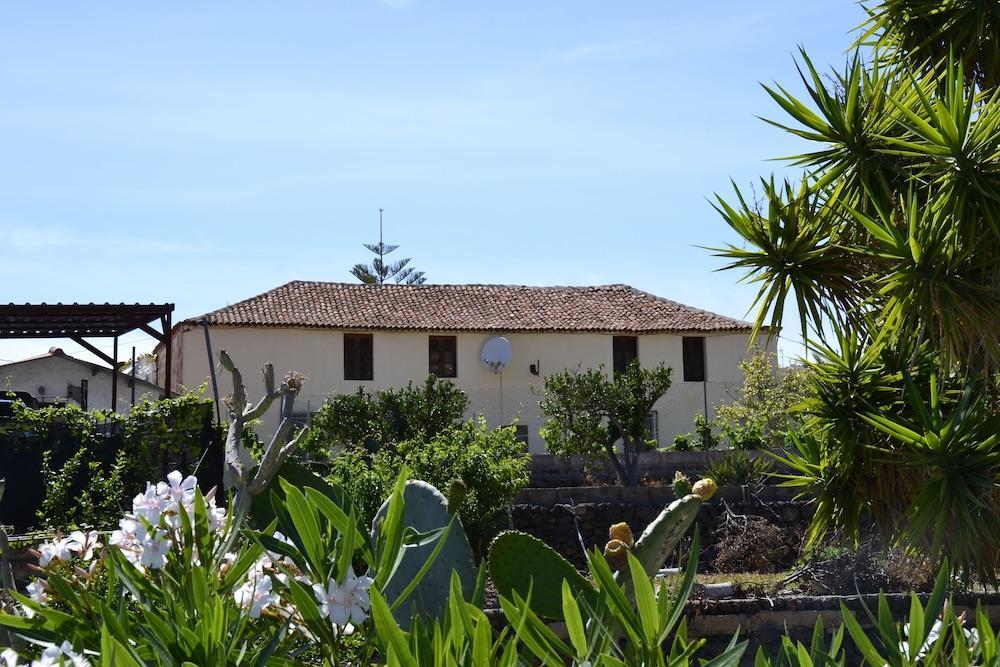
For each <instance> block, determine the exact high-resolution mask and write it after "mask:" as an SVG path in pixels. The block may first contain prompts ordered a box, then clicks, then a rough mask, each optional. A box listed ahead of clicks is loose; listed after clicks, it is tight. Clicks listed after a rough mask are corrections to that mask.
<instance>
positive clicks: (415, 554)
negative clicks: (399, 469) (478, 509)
mask: <svg viewBox="0 0 1000 667" xmlns="http://www.w3.org/2000/svg"><path fill="white" fill-rule="evenodd" d="M388 509H389V501H388V500H386V501H385V502H384V503H382V507H380V508H379V511H378V513H376V514H375V519H374V520H373V521H372V542H374V543H378V533H379V527H380V525H381V523H382V520H383V519H384V518H385V516H386V513H387V512H388ZM454 519H455V524H454V525H453V526H452V527H451V531H450V532H449V533H448V537H447V539H446V541H445V544H444V547H443V548H442V550H441V552H440V553H439V554H438V557H437V559H435V561H434V563H433V564H432V565H431V567H430V569H429V570H428V571H427V573H426V574H425V575H424V578H423V579H421V580H420V583H419V584H418V585H417V588H416V590H414V591H413V593H411V594H410V596H409V597H408V598H406V600H405V601H404V602H403V603H402V604H401V605H400V606H399V608H398V609H396V610H395V611H394V612H393V615H394V616H395V617H396V621H397V622H398V623H399V625H400V627H402V628H403V629H404V630H409V628H410V623H411V621H412V619H413V615H414V613H417V614H420V615H421V616H422V617H425V618H426V617H430V618H438V617H440V616H441V615H443V614H444V612H445V611H446V610H447V608H448V594H449V585H450V582H451V573H452V570H454V571H455V572H457V573H458V578H459V580H460V581H461V582H462V591H463V593H464V594H465V596H466V598H467V599H468V598H470V597H471V596H472V593H473V590H474V589H475V587H476V566H475V563H474V561H473V557H472V547H470V546H469V538H468V537H466V535H465V528H463V527H462V522H461V520H460V519H459V518H458V517H454ZM451 520H452V515H451V513H449V512H448V500H447V499H446V498H445V497H444V495H443V494H442V493H441V492H440V491H438V490H437V489H436V488H434V486H432V485H431V484H428V483H427V482H420V481H416V480H411V481H408V482H407V483H406V488H405V489H404V490H403V526H411V527H413V528H414V529H415V530H417V531H418V532H421V533H424V532H427V531H430V530H434V529H436V528H443V527H445V526H447V525H448V523H449V522H450V521H451ZM436 546H437V543H436V542H432V543H430V544H425V545H423V546H411V547H408V548H407V549H406V552H405V554H404V555H403V560H402V561H401V562H400V564H399V567H398V568H397V570H396V572H395V573H394V574H393V575H392V578H391V579H390V580H389V581H388V582H387V583H386V586H385V589H384V590H383V591H382V595H384V596H385V598H386V600H387V601H388V602H389V603H390V604H392V602H393V601H395V600H396V598H398V597H399V596H400V594H401V593H402V592H403V591H404V590H405V589H406V587H407V586H408V585H409V583H410V582H411V581H412V580H413V579H414V578H415V577H416V576H417V573H418V572H420V569H421V568H422V567H423V565H424V563H425V562H426V561H427V559H428V558H429V557H430V556H431V554H432V553H433V552H434V549H435V547H436Z"/></svg>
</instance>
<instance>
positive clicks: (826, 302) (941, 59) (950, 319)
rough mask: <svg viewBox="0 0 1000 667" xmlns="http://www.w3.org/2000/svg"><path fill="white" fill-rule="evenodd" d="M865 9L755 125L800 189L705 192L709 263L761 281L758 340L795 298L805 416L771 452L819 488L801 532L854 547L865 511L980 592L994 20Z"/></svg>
mask: <svg viewBox="0 0 1000 667" xmlns="http://www.w3.org/2000/svg"><path fill="white" fill-rule="evenodd" d="M868 12H869V19H868V21H867V22H866V23H865V25H864V26H863V27H862V29H861V31H860V33H859V36H858V40H857V42H856V44H855V48H854V52H853V53H852V54H851V56H849V58H848V62H847V64H846V66H845V67H844V69H843V70H842V71H835V72H833V74H832V76H829V77H828V76H825V75H824V74H823V73H821V71H820V70H819V69H817V68H816V67H815V66H814V65H813V63H812V62H811V61H810V60H809V58H808V56H807V55H806V54H805V53H804V52H803V53H802V54H801V63H802V64H801V67H800V76H801V79H802V83H803V85H804V87H805V90H806V94H807V97H806V98H805V99H799V98H798V97H796V96H795V95H793V94H792V93H791V92H789V90H788V89H787V88H785V87H782V86H780V85H772V86H766V87H765V88H766V90H767V92H768V93H769V94H770V95H771V97H772V98H773V99H774V100H775V102H777V104H778V106H779V107H780V108H781V109H782V110H783V112H784V113H785V114H787V116H788V120H783V121H769V122H771V123H772V124H773V125H776V126H778V127H780V128H782V129H784V130H786V131H788V132H791V133H792V134H794V135H796V136H798V137H800V138H802V139H803V140H805V141H807V142H808V143H810V144H811V145H812V146H811V147H810V148H809V149H807V150H806V151H804V152H802V153H800V154H798V155H794V156H791V157H790V158H787V160H788V161H789V162H790V163H791V164H793V165H796V166H799V167H802V168H803V170H804V174H803V176H802V179H801V182H800V183H799V184H798V185H795V186H793V185H791V184H788V183H786V184H781V185H779V184H776V183H775V182H774V181H773V179H769V180H765V181H764V186H763V197H762V200H761V201H753V200H750V199H748V198H746V197H744V196H743V195H742V194H741V193H740V192H739V190H737V196H736V198H735V200H734V201H732V202H727V201H725V200H724V199H722V198H719V199H718V201H717V203H716V208H717V209H718V210H719V212H720V213H721V215H722V217H723V219H724V220H725V221H726V222H727V223H728V224H729V226H730V227H731V228H732V229H733V230H735V231H736V232H737V234H739V236H740V237H741V238H742V239H743V241H744V246H743V247H737V246H730V247H728V248H724V249H721V250H719V254H720V255H721V256H722V257H725V258H727V259H728V260H729V261H730V263H729V264H728V268H735V269H738V270H742V271H743V272H744V279H745V280H748V281H752V282H754V283H756V284H759V286H760V288H759V292H758V295H757V300H756V302H755V308H756V309H757V315H756V320H755V332H762V331H764V330H765V324H768V325H770V327H769V328H767V332H768V334H769V335H771V334H773V333H774V331H775V330H776V327H778V326H780V325H781V324H782V321H783V313H784V307H785V304H786V302H788V300H789V299H793V300H794V302H795V304H796V306H797V309H798V312H799V317H800V319H799V322H798V325H799V328H800V329H801V331H802V336H803V338H804V340H805V341H806V343H807V345H808V348H809V350H810V352H811V354H812V355H813V356H814V359H813V360H812V362H811V365H812V367H813V369H814V370H815V371H816V372H815V374H814V375H815V396H814V398H812V399H811V401H810V406H808V412H809V413H810V414H811V415H812V418H811V419H806V420H802V421H804V424H803V425H802V429H803V430H802V432H800V433H799V434H797V436H796V437H797V440H796V443H795V445H794V446H793V448H792V451H791V452H790V453H789V454H788V456H786V457H784V458H785V463H786V464H787V465H789V466H790V467H791V468H792V469H793V471H794V472H793V477H795V479H788V480H786V483H788V484H791V485H795V486H799V487H802V488H804V489H808V490H810V491H812V492H814V493H815V494H816V497H817V503H818V509H819V511H818V512H817V514H816V520H815V523H814V530H813V534H812V537H813V538H814V539H815V538H817V537H818V536H819V535H821V534H822V533H823V532H824V531H825V530H826V529H827V528H838V529H841V530H843V531H844V532H846V534H848V535H851V536H854V537H855V538H856V537H857V536H858V532H859V526H860V523H861V521H862V518H863V517H865V516H871V517H873V518H874V519H875V522H876V525H877V526H878V527H879V528H881V529H882V532H883V533H884V534H885V536H886V537H887V538H889V543H893V542H896V543H901V544H904V545H905V546H908V547H911V548H913V547H915V546H920V547H922V548H924V549H927V550H928V555H929V556H930V557H931V558H932V559H937V558H939V557H940V556H941V555H942V554H944V553H954V554H955V555H956V558H955V559H954V560H953V561H952V563H953V565H954V567H955V568H956V569H960V570H963V571H965V572H967V573H968V572H973V571H974V572H977V573H978V574H979V575H980V576H982V577H983V578H985V579H990V580H992V579H994V578H995V577H996V574H997V570H996V568H997V566H998V564H1000V541H998V540H996V539H992V538H990V537H989V536H984V535H982V534H980V532H979V531H978V530H976V529H975V528H976V527H982V528H983V530H985V529H986V527H987V526H990V527H992V526H996V525H997V521H998V518H997V516H998V512H1000V505H998V498H1000V496H998V494H997V493H996V489H997V485H998V482H1000V465H998V460H997V458H996V455H995V451H994V450H996V449H997V443H996V442H995V440H993V439H992V438H991V436H990V433H989V428H990V427H989V426H988V424H991V423H992V421H991V420H992V419H993V418H994V417H995V416H996V414H997V411H998V407H997V406H998V401H997V400H996V396H997V394H998V387H1000V384H998V380H997V371H998V370H1000V333H998V332H1000V87H998V84H1000V48H998V47H997V45H996V44H994V41H995V40H992V39H987V38H984V35H989V34H991V33H990V32H989V31H990V30H992V29H995V26H996V21H997V18H998V17H1000V10H998V9H997V7H996V6H995V3H982V2H978V1H977V0H945V1H940V2H939V1H937V0H935V1H934V2H930V1H928V0H882V2H880V3H878V4H876V5H874V6H872V7H871V8H870V9H869V10H868ZM932 378H933V386H931V382H932ZM932 394H933V396H932ZM963 395H967V396H979V397H983V400H981V401H971V400H967V401H965V402H964V403H963V402H962V399H961V398H960V397H961V396H963ZM932 401H933V402H934V404H935V405H936V406H937V407H936V408H933V409H928V408H927V406H928V405H929V404H930V403H931V402H932ZM960 404H961V405H960ZM928 413H930V414H931V415H932V416H933V415H935V414H939V417H934V418H933V419H930V420H929V419H928V417H927V415H928ZM935 420H936V421H935ZM932 497H934V498H942V499H946V500H945V501H943V502H931V501H930V499H931V498H932Z"/></svg>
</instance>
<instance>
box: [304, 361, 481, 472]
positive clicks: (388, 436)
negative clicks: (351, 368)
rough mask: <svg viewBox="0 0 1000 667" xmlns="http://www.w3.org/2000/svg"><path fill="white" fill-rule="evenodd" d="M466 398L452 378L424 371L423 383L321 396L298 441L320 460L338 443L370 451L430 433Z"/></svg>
mask: <svg viewBox="0 0 1000 667" xmlns="http://www.w3.org/2000/svg"><path fill="white" fill-rule="evenodd" d="M468 407H469V399H468V398H467V397H466V395H465V392H463V391H462V390H461V389H459V388H458V387H456V386H455V384H454V383H453V382H450V381H448V380H441V379H438V378H437V377H435V376H433V375H428V376H427V379H426V380H425V381H424V383H423V385H420V386H414V384H413V383H412V382H411V383H409V384H407V385H406V386H405V387H400V388H395V389H383V390H381V391H378V392H376V393H370V392H368V391H366V390H365V388H364V387H359V388H358V390H357V391H356V392H355V393H353V394H338V395H336V396H333V397H331V398H330V399H329V400H327V401H326V402H325V403H324V404H323V407H321V408H320V409H319V410H318V411H317V412H316V414H314V415H313V417H312V423H311V424H310V427H309V431H308V432H307V433H306V435H305V436H304V437H303V440H302V444H301V446H300V450H301V455H304V456H305V457H307V458H309V459H311V460H312V462H314V463H319V464H325V462H326V461H327V460H328V459H329V458H330V457H331V455H332V453H333V452H334V451H335V450H336V449H338V448H346V449H351V448H358V447H361V448H364V449H367V450H369V451H375V450H377V449H381V448H383V447H387V446H394V445H396V444H397V443H400V442H403V441H406V440H413V439H416V438H432V437H434V436H436V435H437V434H439V433H441V432H442V431H444V430H445V429H448V428H451V427H453V426H457V425H458V424H460V423H461V422H462V419H463V417H464V415H465V412H466V410H467V409H468Z"/></svg>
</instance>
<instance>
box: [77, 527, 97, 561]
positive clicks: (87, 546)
mask: <svg viewBox="0 0 1000 667" xmlns="http://www.w3.org/2000/svg"><path fill="white" fill-rule="evenodd" d="M102 546H104V545H102V544H101V543H100V541H98V533H97V531H96V530H91V531H89V532H87V533H84V532H83V531H82V530H74V531H73V532H72V533H70V535H69V548H70V549H71V550H72V551H75V552H76V554H77V556H79V557H80V558H81V559H83V560H90V559H91V558H93V557H94V549H98V548H100V547H102Z"/></svg>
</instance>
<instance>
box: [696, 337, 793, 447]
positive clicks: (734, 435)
mask: <svg viewBox="0 0 1000 667" xmlns="http://www.w3.org/2000/svg"><path fill="white" fill-rule="evenodd" d="M739 366H740V371H741V372H742V373H743V386H742V387H741V388H740V390H739V391H738V392H737V394H736V396H735V399H734V400H733V401H732V402H731V403H724V404H722V405H719V406H717V407H716V409H715V423H716V425H717V427H718V428H719V431H720V433H721V435H722V439H723V440H724V441H725V442H726V444H728V445H729V446H730V447H732V448H734V449H762V448H781V447H783V446H784V445H785V444H786V443H787V442H788V424H789V421H790V420H792V419H793V418H794V417H795V414H796V412H797V411H801V410H802V409H803V407H804V402H805V400H806V399H807V398H809V397H810V396H811V395H812V377H811V372H810V370H809V367H808V366H804V365H802V366H795V367H792V368H779V367H778V365H777V359H776V358H775V355H774V354H768V353H766V352H763V351H760V350H758V351H756V352H755V353H754V354H753V355H752V356H750V357H748V358H747V359H743V360H742V361H740V364H739Z"/></svg>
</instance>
